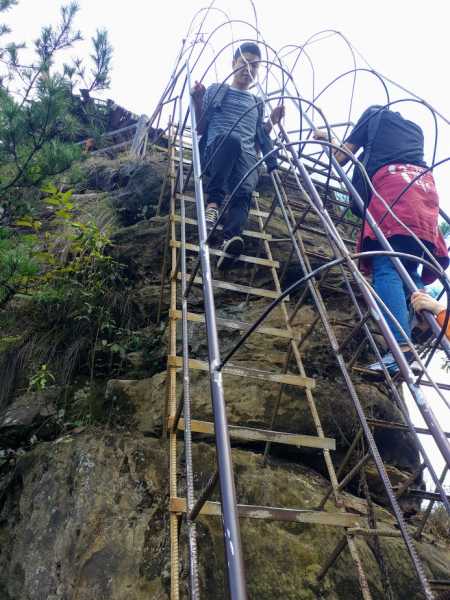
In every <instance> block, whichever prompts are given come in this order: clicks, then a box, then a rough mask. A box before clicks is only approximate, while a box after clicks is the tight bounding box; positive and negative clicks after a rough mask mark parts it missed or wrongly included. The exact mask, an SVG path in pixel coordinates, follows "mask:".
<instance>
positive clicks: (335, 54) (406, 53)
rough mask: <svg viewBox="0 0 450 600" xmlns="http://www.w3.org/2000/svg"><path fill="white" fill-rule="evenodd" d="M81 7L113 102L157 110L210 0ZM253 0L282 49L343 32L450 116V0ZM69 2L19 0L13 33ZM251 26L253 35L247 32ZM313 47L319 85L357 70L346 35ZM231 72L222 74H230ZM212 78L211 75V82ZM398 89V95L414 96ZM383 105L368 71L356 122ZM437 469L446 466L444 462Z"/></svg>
mask: <svg viewBox="0 0 450 600" xmlns="http://www.w3.org/2000/svg"><path fill="white" fill-rule="evenodd" d="M79 3H80V6H81V11H80V13H79V14H78V17H77V26H78V28H79V29H81V31H82V33H83V35H84V37H85V38H86V39H87V40H89V39H90V37H91V36H93V35H94V34H95V30H96V28H106V29H107V30H108V31H109V35H110V40H111V43H112V45H113V46H114V49H115V52H114V65H113V66H114V69H113V72H112V88H111V89H110V90H108V91H107V92H105V93H104V95H103V97H104V98H111V99H113V100H115V101H116V102H117V103H118V104H120V105H121V106H123V107H124V108H127V109H129V110H131V111H133V112H135V113H138V114H141V113H146V114H148V115H150V114H152V112H153V110H154V108H155V106H156V104H157V102H158V100H159V98H160V96H161V94H162V92H163V90H164V88H165V87H166V85H167V83H168V80H169V77H170V74H171V72H172V68H173V65H174V62H175V59H176V57H177V56H178V53H179V51H180V48H181V41H182V39H183V38H184V37H185V35H186V33H187V30H188V27H189V24H190V22H191V19H192V18H193V17H194V15H195V13H196V12H197V11H198V10H199V9H200V8H203V7H205V6H207V5H208V1H207V0H202V1H200V0H170V1H166V2H164V1H161V2H158V3H157V2H155V1H154V0H150V1H149V0H147V1H145V0H127V2H114V3H113V2H111V0H80V2H79ZM254 3H255V5H256V9H257V12H258V19H259V29H260V31H261V33H262V35H263V36H264V38H265V39H266V41H267V42H268V43H269V44H270V45H271V46H272V47H274V48H275V49H276V50H279V49H280V48H281V47H282V46H284V45H286V44H304V43H305V42H306V41H307V40H308V39H309V38H310V36H312V35H313V34H315V33H317V32H319V31H323V30H327V29H331V30H337V31H340V32H342V33H343V34H344V35H345V37H346V38H347V39H348V40H349V41H350V42H351V44H352V45H353V46H354V47H355V48H356V50H358V51H359V52H360V53H361V55H362V56H363V57H364V58H365V59H366V60H367V61H368V63H369V64H370V65H371V67H372V68H374V69H375V70H376V71H378V72H380V73H381V74H383V75H384V76H386V77H388V78H390V79H392V80H393V81H395V82H396V83H398V84H400V85H402V86H403V87H405V88H406V89H408V90H409V91H411V92H413V93H415V94H417V95H418V96H419V97H421V98H424V99H425V100H426V101H427V102H429V104H431V105H432V106H433V107H434V108H435V109H436V110H438V111H439V112H441V113H442V114H443V115H444V116H445V117H447V118H449V119H450V83H449V81H450V77H449V74H448V73H449V65H450V44H449V30H448V18H447V15H446V12H447V11H448V9H447V10H446V8H445V7H446V6H448V3H447V2H446V1H445V0H429V1H428V2H426V3H424V2H423V1H419V0H408V1H406V0H379V1H378V2H370V3H369V2H363V1H361V0H341V1H340V2H339V1H336V0H321V1H320V2H316V3H312V2H308V3H306V2H300V1H299V0H282V1H278V2H273V1H272V2H268V1H267V0H254ZM60 5H61V1H60V0H40V1H37V0H20V2H19V6H18V7H15V8H14V9H12V10H11V11H10V12H9V13H6V14H5V15H3V21H5V22H7V23H8V24H9V26H10V27H11V28H12V29H13V35H12V39H14V40H15V41H26V42H30V40H32V39H34V38H36V37H37V36H38V34H39V31H40V28H41V26H42V25H46V24H49V23H54V22H56V21H57V20H58V15H59V7H60ZM215 6H216V7H218V8H221V9H222V10H225V11H226V12H227V13H228V14H230V15H231V16H232V18H233V19H242V20H246V21H250V22H251V23H252V24H254V15H253V10H252V7H251V3H250V0H240V1H237V0H224V1H218V2H217V3H216V4H215ZM44 7H45V10H44ZM215 14H216V13H215ZM210 22H211V24H209V23H210ZM220 22H223V17H222V16H219V14H218V13H217V16H216V17H215V19H214V18H211V20H210V21H208V24H207V25H206V26H205V28H204V31H205V32H206V33H211V31H212V29H213V28H214V27H213V25H217V24H219V23H220ZM242 31H244V29H240V28H239V26H237V25H236V26H234V30H233V33H234V36H235V38H239V37H240V36H242V35H245V34H242V33H241V32H242ZM245 31H247V32H248V31H249V30H248V28H246V29H245ZM230 35H231V34H230V30H229V29H226V28H224V29H223V30H222V31H221V33H220V34H218V35H217V37H216V38H215V42H214V46H215V48H216V50H219V49H220V48H221V47H222V46H224V45H225V44H226V43H227V41H228V40H229V39H230ZM246 35H247V36H248V35H249V34H248V33H247V34H246ZM230 41H231V40H230ZM88 51H89V50H88V45H87V44H84V43H83V44H80V45H79V46H78V48H77V49H76V50H74V51H72V52H71V54H72V55H75V54H76V55H78V56H83V55H85V54H86V53H87V52H88ZM308 51H310V52H311V57H312V58H313V61H314V66H315V76H316V91H317V90H320V89H321V88H322V87H324V86H325V85H326V84H327V83H328V82H329V81H330V80H331V79H333V78H334V77H335V76H337V75H339V74H340V73H343V72H345V71H347V70H350V69H352V68H353V67H352V62H351V56H350V53H349V50H348V48H347V47H346V46H345V44H344V43H343V42H342V41H341V40H340V39H339V38H337V37H334V38H331V39H330V40H329V41H326V42H320V43H318V44H314V45H312V46H310V47H308ZM230 58H231V50H230ZM360 66H362V65H361V64H360ZM224 68H225V67H224ZM226 74H227V73H226V72H223V71H222V72H221V75H222V76H223V77H222V78H224V77H225V76H226ZM212 75H213V74H212V72H211V74H210V76H211V77H212ZM358 77H359V76H358ZM296 80H297V84H298V85H299V87H300V88H301V89H300V91H301V93H302V94H303V95H304V96H305V97H306V98H308V99H311V90H310V84H311V69H310V67H309V66H308V64H307V63H306V62H304V63H303V66H302V67H301V68H299V69H298V71H297V79H296ZM210 82H211V80H208V79H206V80H205V83H206V84H208V83H210ZM392 91H393V96H394V97H396V98H400V97H404V95H405V94H404V93H403V92H401V93H400V92H396V91H395V90H392ZM349 92H350V80H349V79H347V80H345V82H342V85H341V86H340V87H339V86H336V87H335V88H333V89H332V90H331V91H330V92H329V93H328V94H327V95H324V96H323V97H322V98H321V99H320V100H319V101H318V104H319V106H320V107H321V108H323V109H324V110H325V113H326V115H327V117H328V119H329V121H330V122H337V121H341V120H345V119H346V118H347V117H348V104H349V100H350V96H349ZM375 102H380V103H384V96H382V95H380V86H379V84H377V82H376V81H375V80H374V78H373V77H370V78H369V77H368V76H361V78H360V79H358V83H357V88H356V94H355V100H354V110H353V112H352V115H351V116H352V120H353V121H354V122H356V120H357V119H358V117H359V116H360V114H361V113H362V111H363V110H364V109H365V108H366V107H367V106H368V105H369V104H372V103H375ZM397 110H401V112H402V113H403V114H405V116H411V118H413V119H414V120H416V121H417V122H418V123H419V124H420V125H421V126H422V128H423V129H424V132H425V137H426V159H427V160H428V161H430V160H431V151H432V150H431V149H432V143H433V134H434V130H433V121H432V118H431V116H430V114H429V113H428V111H427V109H425V108H418V107H417V106H412V105H408V106H406V105H401V108H398V109H397ZM439 127H440V134H439V147H438V159H439V158H441V159H442V158H445V157H447V156H449V155H450V145H449V143H448V142H449V140H450V135H449V134H450V127H449V126H448V125H446V124H444V123H442V122H441V123H440V126H439ZM435 177H436V181H437V187H438V190H439V191H440V197H441V204H442V206H443V207H444V209H445V210H446V211H447V212H450V184H449V183H448V181H449V179H450V163H449V164H448V165H447V166H446V167H444V168H442V167H441V168H439V169H436V171H435ZM440 374H442V376H441V377H439V379H440V380H441V381H445V378H446V377H447V378H448V376H447V375H446V374H445V373H444V372H442V371H441V372H440ZM433 405H434V401H433ZM438 412H439V414H441V412H440V411H439V410H438ZM442 419H444V422H443V423H442V424H443V426H444V428H447V429H450V423H449V422H448V421H449V419H448V411H447V412H446V414H445V417H444V413H442ZM437 468H438V469H440V467H439V466H438V467H437Z"/></svg>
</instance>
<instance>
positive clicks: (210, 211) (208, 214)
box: [205, 206, 219, 227]
mask: <svg viewBox="0 0 450 600" xmlns="http://www.w3.org/2000/svg"><path fill="white" fill-rule="evenodd" d="M218 216H219V209H218V208H216V207H215V206H208V207H207V208H206V210H205V221H206V227H214V225H215V223H216V221H217V217H218Z"/></svg>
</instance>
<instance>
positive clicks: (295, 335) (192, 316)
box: [169, 309, 302, 341]
mask: <svg viewBox="0 0 450 600" xmlns="http://www.w3.org/2000/svg"><path fill="white" fill-rule="evenodd" d="M169 317H170V318H172V319H181V310H172V309H170V310H169ZM187 318H188V321H194V322H196V323H204V322H205V315H204V314H197V313H190V312H188V314H187ZM216 323H217V325H220V326H221V327H228V328H229V329H239V330H240V331H248V330H249V329H250V327H252V324H251V323H243V322H242V321H232V320H231V319H220V318H219V317H216ZM255 333H262V334H264V335H273V336H274V337H281V338H287V339H288V340H298V341H300V340H301V339H302V334H301V333H300V331H293V330H291V331H288V330H287V329H276V328H275V327H263V326H262V325H260V326H259V327H257V328H256V329H255Z"/></svg>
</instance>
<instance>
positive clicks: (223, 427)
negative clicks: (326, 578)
mask: <svg viewBox="0 0 450 600" xmlns="http://www.w3.org/2000/svg"><path fill="white" fill-rule="evenodd" d="M186 71H187V79H188V88H189V89H191V73H190V69H189V62H188V61H187V62H186ZM190 111H191V129H192V151H193V157H192V159H193V160H192V162H193V165H194V180H195V192H196V199H197V220H198V235H199V246H200V257H201V267H202V282H203V293H204V299H205V325H206V337H207V343H208V358H209V366H210V383H211V395H212V404H213V414H214V429H215V433H216V449H217V464H218V469H219V481H220V495H221V507H222V522H223V531H224V536H225V552H226V557H227V566H228V583H229V589H230V598H231V600H246V599H247V586H246V583H245V572H244V557H243V553H242V543H241V532H240V527H239V518H238V512H237V502H236V490H235V485H234V473H233V463H232V458H231V445H230V438H229V435H228V421H227V414H226V405H225V397H224V392H223V375H222V373H221V372H220V371H218V370H217V367H218V365H219V364H220V362H221V361H220V351H219V337H218V333H217V327H216V311H215V306H214V292H213V287H212V277H211V264H210V257H209V248H208V245H207V244H206V243H205V240H206V238H207V231H206V221H205V206H204V200H203V187H202V182H201V178H200V176H201V166H200V156H199V150H198V140H197V132H196V123H195V112H194V105H193V100H192V97H191V98H190Z"/></svg>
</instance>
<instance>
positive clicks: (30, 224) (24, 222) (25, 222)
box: [16, 221, 33, 227]
mask: <svg viewBox="0 0 450 600" xmlns="http://www.w3.org/2000/svg"><path fill="white" fill-rule="evenodd" d="M16 225H19V226H20V227H33V223H30V221H16Z"/></svg>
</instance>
